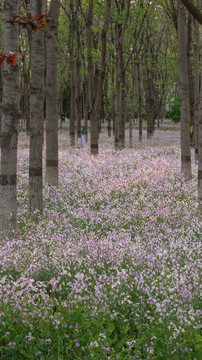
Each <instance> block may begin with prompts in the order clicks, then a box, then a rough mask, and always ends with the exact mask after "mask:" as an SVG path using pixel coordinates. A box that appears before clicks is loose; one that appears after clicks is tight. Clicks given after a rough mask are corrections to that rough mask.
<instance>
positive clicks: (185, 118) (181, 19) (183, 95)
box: [177, 0, 191, 179]
mask: <svg viewBox="0 0 202 360" xmlns="http://www.w3.org/2000/svg"><path fill="white" fill-rule="evenodd" d="M177 5H178V21H177V23H178V51H179V71H180V84H179V91H180V110H181V171H182V173H183V174H184V176H185V177H186V178H187V179H190V177H191V152H190V132H189V125H190V107H189V106H190V103H189V77H188V63H187V49H186V13H185V8H184V6H183V4H182V2H181V0H178V1H177Z"/></svg>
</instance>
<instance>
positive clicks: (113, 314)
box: [0, 131, 202, 360]
mask: <svg viewBox="0 0 202 360" xmlns="http://www.w3.org/2000/svg"><path fill="white" fill-rule="evenodd" d="M134 136H135V140H134V143H135V145H134V148H133V149H128V148H126V149H125V150H123V151H121V152H120V151H115V150H114V149H113V146H112V145H110V141H112V140H109V139H108V138H107V136H106V133H105V132H104V133H103V134H102V135H101V145H100V154H99V156H98V157H92V156H91V155H90V152H89V147H88V145H85V146H83V147H82V148H74V149H71V148H70V147H69V146H68V143H69V139H68V138H67V137H68V136H67V133H66V132H65V131H62V132H61V133H60V151H59V167H60V181H59V182H60V186H59V188H58V190H56V189H50V188H48V187H46V186H45V187H44V215H43V217H41V218H40V219H39V220H38V221H36V220H33V219H27V203H28V140H27V138H26V136H25V135H23V134H21V135H20V148H19V154H18V155H19V170H18V171H19V186H18V211H19V217H18V227H19V236H18V238H17V239H14V240H8V239H6V238H3V239H2V240H1V243H0V358H2V359H4V358H5V359H9V360H11V359H13V360H18V359H19V360H20V359H39V360H46V359H49V360H77V359H79V360H82V359H86V360H91V359H96V360H98V359H99V360H105V359H114V360H171V359H172V360H178V359H179V360H180V359H186V360H200V359H201V358H202V348H201V339H202V337H201V336H200V315H201V313H200V294H199V290H200V289H199V284H200V255H201V254H200V251H201V241H200V240H201V234H202V222H201V220H202V219H201V216H200V215H199V213H198V208H197V169H196V166H195V163H194V159H193V169H192V170H193V177H192V180H191V181H189V182H185V181H184V179H183V178H182V176H181V174H180V147H179V143H180V140H179V136H180V134H179V132H178V131H157V132H156V134H155V136H154V138H153V139H152V140H150V141H148V140H146V139H145V138H144V140H143V144H142V145H141V144H138V141H137V133H136V132H134ZM144 137H145V133H144Z"/></svg>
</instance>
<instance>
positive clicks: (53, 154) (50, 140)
mask: <svg viewBox="0 0 202 360" xmlns="http://www.w3.org/2000/svg"><path fill="white" fill-rule="evenodd" d="M59 10H60V4H59V2H58V1H57V0H52V1H51V4H50V9H49V13H48V15H49V16H50V17H51V18H52V21H50V22H49V26H48V28H47V34H46V182H47V183H48V184H49V185H53V186H56V187H57V186H58V94H57V92H58V85H57V28H58V17H59Z"/></svg>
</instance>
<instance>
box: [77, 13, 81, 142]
mask: <svg viewBox="0 0 202 360" xmlns="http://www.w3.org/2000/svg"><path fill="white" fill-rule="evenodd" d="M76 35H77V62H76V73H77V75H76V82H77V84H76V88H77V92H76V128H77V139H78V138H79V139H80V138H81V118H82V92H81V40H80V28H79V21H78V20H77V26H76Z"/></svg>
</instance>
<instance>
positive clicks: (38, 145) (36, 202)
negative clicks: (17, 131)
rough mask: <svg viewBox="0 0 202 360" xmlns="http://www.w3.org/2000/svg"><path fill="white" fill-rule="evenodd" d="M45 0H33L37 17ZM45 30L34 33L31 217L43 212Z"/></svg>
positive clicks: (32, 53)
mask: <svg viewBox="0 0 202 360" xmlns="http://www.w3.org/2000/svg"><path fill="white" fill-rule="evenodd" d="M45 9H46V1H45V0H32V11H33V13H34V15H36V14H37V15H38V16H40V15H42V14H44V12H45ZM44 49H45V46H44V29H42V28H41V29H40V31H39V33H37V32H34V31H33V32H32V38H31V87H30V150H29V214H30V215H33V214H34V212H36V211H39V212H40V213H42V212H43V179H42V151H43V109H44V63H45V58H44Z"/></svg>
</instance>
